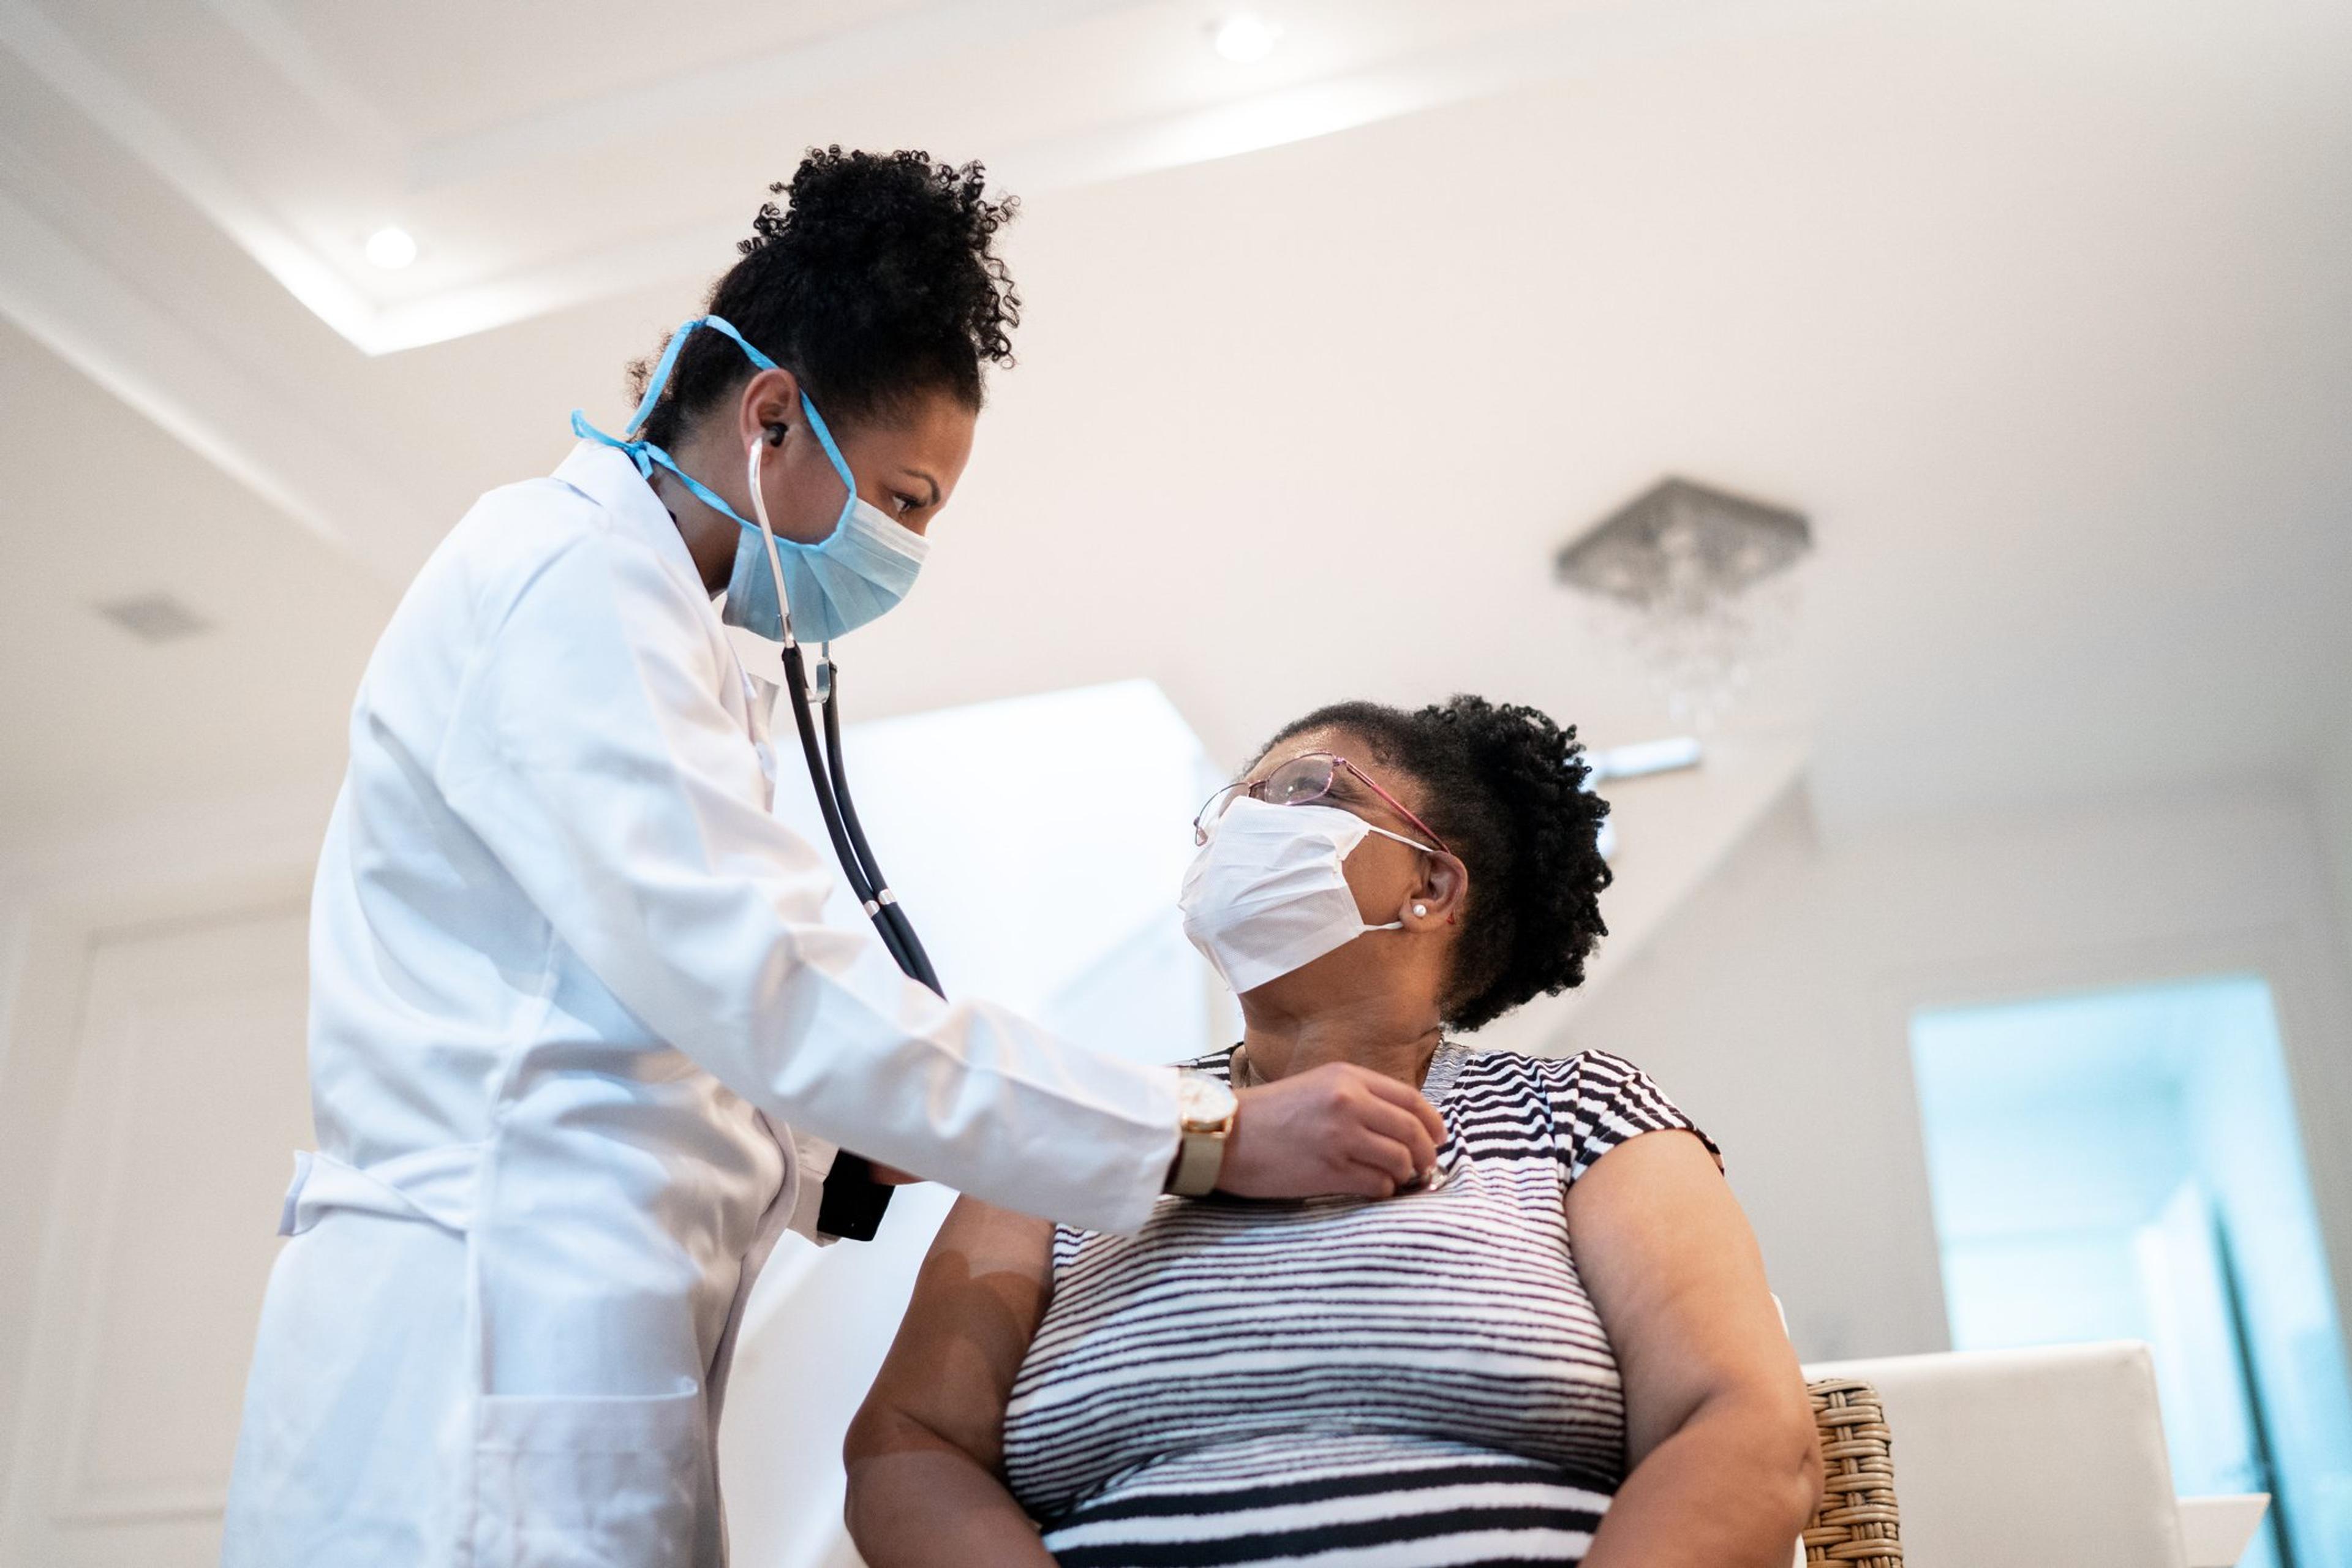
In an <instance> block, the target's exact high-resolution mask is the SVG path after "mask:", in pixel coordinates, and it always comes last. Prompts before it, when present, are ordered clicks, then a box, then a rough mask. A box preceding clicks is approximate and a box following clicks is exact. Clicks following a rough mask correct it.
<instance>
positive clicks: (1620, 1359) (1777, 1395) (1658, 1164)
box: [1568, 1131, 1822, 1568]
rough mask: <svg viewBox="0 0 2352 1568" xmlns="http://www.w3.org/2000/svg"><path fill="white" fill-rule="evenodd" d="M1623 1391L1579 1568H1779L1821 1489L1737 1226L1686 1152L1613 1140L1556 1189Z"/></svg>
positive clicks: (1783, 1353)
mask: <svg viewBox="0 0 2352 1568" xmlns="http://www.w3.org/2000/svg"><path fill="white" fill-rule="evenodd" d="M1568 1228H1569V1244H1570V1247H1571V1248H1572V1249H1573V1251H1574V1253H1575V1256H1576V1266H1577V1270H1578V1273H1579V1274H1580V1277H1581V1278H1582V1279H1583V1280H1584V1283H1585V1288H1586V1289H1588V1290H1590V1291H1591V1294H1592V1301H1593V1305H1594V1306H1595V1307H1596V1308H1597V1309H1598V1310H1600V1313H1601V1324H1602V1326H1603V1327H1605V1328H1606V1329H1607V1330H1608V1332H1609V1342H1610V1344H1611V1346H1612V1348H1613V1349H1614V1350H1615V1351H1616V1352H1617V1363H1618V1368H1619V1371H1620V1373H1622V1376H1623V1378H1624V1383H1625V1458H1626V1460H1627V1462H1628V1465H1629V1467H1630V1468H1629V1471H1628V1474H1627V1475H1626V1478H1625V1483H1624V1485H1623V1486H1622V1487H1620V1488H1619V1489H1618V1490H1617V1495H1616V1496H1615V1498H1613V1499H1612V1500H1611V1502H1610V1505H1609V1511H1608V1513H1607V1514H1606V1515H1605V1516H1604V1517H1603V1518H1602V1520H1601V1529H1600V1531H1598V1532H1597V1533H1596V1534H1595V1535H1594V1536H1593V1540H1592V1550H1591V1552H1588V1553H1587V1554H1586V1556H1585V1559H1584V1563H1585V1568H1633V1565H1635V1564H1639V1565H1640V1568H1786V1564H1787V1563H1788V1561H1789V1552H1790V1546H1791V1544H1792V1543H1793V1542H1795V1541H1796V1539H1797V1536H1798V1533H1799V1532H1800V1531H1802V1530H1803V1529H1804V1527H1805V1522H1806V1521H1807V1520H1808V1519H1810V1518H1811V1514H1812V1510H1813V1505H1814V1503H1815V1502H1817V1501H1818V1500H1820V1497H1821V1489H1822V1464H1821V1455H1820V1452H1819V1449H1818V1448H1817V1447H1816V1441H1815V1436H1814V1431H1813V1420H1812V1411H1811V1405H1809V1404H1808V1402H1807V1400H1806V1397H1805V1385H1804V1379H1803V1374H1802V1373H1800V1372H1799V1371H1798V1369H1797V1357H1796V1352H1794V1351H1793V1350H1792V1349H1790V1344H1789V1337H1788V1335H1787V1334H1786V1333H1785V1332H1784V1331H1782V1330H1781V1327H1780V1313H1779V1310H1777V1309H1776V1308H1775V1307H1774V1306H1773V1304H1772V1296H1771V1292H1770V1291H1769V1289H1767V1288H1766V1286H1765V1282H1764V1262H1763V1258H1762V1256H1761V1255H1760V1254H1759V1252H1758V1250H1757V1247H1756V1238H1755V1237H1754V1235H1753V1234H1752V1233H1751V1232H1750V1231H1749V1229H1748V1218H1747V1216H1746V1215H1743V1214H1742V1213H1740V1210H1739V1205H1738V1201H1737V1200H1736V1199H1734V1198H1733V1196H1732V1195H1731V1188H1730V1186H1729V1184H1727V1183H1726V1182H1725V1181H1724V1179H1723V1175H1722V1173H1721V1172H1719V1171H1718V1170H1717V1167H1716V1163H1715V1160H1714V1158H1713V1156H1711V1155H1710V1154H1709V1153H1708V1152H1707V1151H1706V1148H1705V1146H1704V1145H1702V1144H1701V1143H1700V1142H1699V1141H1698V1139H1696V1137H1693V1136H1692V1135H1691V1134H1690V1133H1688V1132H1684V1131H1658V1132H1648V1133H1644V1134H1643V1135H1642V1136H1640V1137H1637V1138H1630V1139H1627V1140H1626V1141H1625V1142H1622V1143H1621V1144H1619V1145H1618V1146H1617V1147H1615V1148H1614V1149H1612V1150H1611V1151H1610V1152H1608V1153H1607V1154H1605V1155H1603V1156H1602V1157H1601V1159H1599V1160H1598V1161H1596V1162H1595V1163H1593V1165H1592V1167H1591V1169H1590V1170H1588V1171H1587V1172H1585V1173H1584V1174H1583V1175H1582V1176H1580V1177H1579V1178H1578V1179H1577V1180H1576V1181H1575V1182H1574V1183H1573V1184H1571V1185H1570V1187H1569V1190H1568Z"/></svg>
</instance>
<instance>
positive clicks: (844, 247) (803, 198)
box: [630, 147, 1021, 447]
mask: <svg viewBox="0 0 2352 1568" xmlns="http://www.w3.org/2000/svg"><path fill="white" fill-rule="evenodd" d="M769 192H770V195H774V196H776V197H779V198H781V200H779V201H772V202H769V203H767V204H766V205H763V206H761V209H760V211H759V214H758V216H756V217H754V218H753V220H752V224H751V227H752V234H751V238H749V239H747V240H744V241H743V242H742V244H741V245H740V247H738V248H739V249H740V250H741V252H742V258H741V259H740V260H739V261H737V262H736V263H735V265H734V266H733V267H731V268H729V269H728V271H727V273H726V275H725V276H724V277H722V278H720V279H719V282H718V284H717V286H716V287H714V288H713V289H712V290H711V292H710V298H709V302H708V304H707V306H706V309H707V310H708V311H709V313H710V314H712V315H715V316H721V317H724V318H725V319H726V320H727V321H730V322H732V323H733V324H734V326H735V327H736V328H737V330H739V331H741V332H742V334H743V335H744V336H745V337H746V338H748V339H749V340H750V341H751V342H753V343H755V344H757V345H758V346H759V348H760V349H761V352H763V353H766V354H767V355H768V356H769V357H770V358H772V359H773V360H774V361H775V362H776V363H779V364H781V365H782V366H783V367H784V368H785V369H787V370H790V371H791V372H792V373H793V374H794V375H796V376H798V377H799V378H800V379H801V382H802V384H803V385H804V386H805V387H806V388H807V391H808V395H809V396H810V397H811V398H813V399H814V400H815V402H816V405H817V406H818V408H819V409H820V410H821V411H822V412H823V413H824V416H825V418H826V420H827V421H828V422H829V423H832V424H834V425H835V426H844V425H846V426H856V424H858V423H859V422H860V421H863V420H866V419H869V418H872V417H874V416H877V415H878V416H887V415H889V414H891V413H893V412H895V411H896V410H897V409H898V406H900V405H903V404H904V403H905V401H906V400H908V399H909V398H912V397H914V396H916V395H920V394H923V393H930V392H946V393H949V394H950V395H953V396H954V397H955V398H956V399H957V400H958V401H959V402H961V403H962V404H963V405H965V406H967V407H970V408H978V407H979V406H980V405H981V401H982V392H983V389H982V370H983V368H984V367H985V366H986V365H989V364H1001V365H1009V364H1011V363H1013V339H1012V331H1013V328H1014V327H1015V326H1017V325H1019V324H1020V321H1021V298H1020V295H1019V294H1018V293H1016V292H1015V291H1014V289H1013V279H1012V276H1011V274H1010V273H1008V272H1007V271H1006V269H1005V266H1004V262H1003V259H1002V258H999V257H998V256H997V255H996V253H995V248H994V246H995V236H996V232H997V230H999V229H1001V228H1003V226H1005V225H1006V224H1007V223H1010V222H1011V221H1012V220H1013V216H1014V215H1015V213H1016V212H1017V211H1018V206H1019V205H1018V203H1017V201H1016V200H1015V199H1014V198H1013V197H1011V196H1006V197H1004V198H1003V199H1002V200H999V201H990V200H989V199H988V197H987V195H986V171H985V170H983V169H982V167H981V165H980V164H978V163H966V164H963V165H961V166H960V167H959V166H955V165H951V164H947V163H934V162H932V160H931V157H930V154H929V153H904V152H902V153H857V152H852V153H845V152H843V151H842V150H841V149H840V148H839V147H826V148H822V149H816V150H813V151H812V152H811V153H809V155H808V156H807V157H806V158H805V159H803V161H802V163H801V166H800V168H799V170H798V171H797V172H796V173H795V174H793V177H792V179H791V180H789V181H787V182H785V183H783V184H777V185H772V186H771V187H769ZM654 357H658V356H654ZM650 369H651V359H650V358H649V359H647V360H641V361H639V362H638V363H635V365H632V366H631V367H630V370H631V374H632V378H633V380H634V382H635V386H636V388H637V390H638V391H639V392H640V393H642V391H643V388H644V385H645V382H646V375H647V374H648V372H649V370H650ZM749 374H751V371H750V369H749V367H748V366H747V365H746V364H745V363H744V360H743V355H742V352H741V351H740V350H739V349H737V348H736V347H735V345H734V344H732V343H730V342H727V341H726V340H725V339H724V338H722V337H720V336H719V334H718V333H716V332H698V333H696V334H694V335H693V336H692V337H690V338H688V340H687V342H686V345H685V347H684V348H683V349H682V350H681V351H680V352H679V354H678V360H677V367H676V368H675V369H674V370H673V371H672V373H671V374H670V379H669V384H668V385H667V388H666V389H665V390H664V392H663V395H662V399H661V401H660V402H659V403H658V404H656V405H655V407H654V411H653V413H652V415H651V416H649V417H648V418H647V420H646V430H645V433H646V435H647V436H648V437H651V438H652V439H653V440H654V441H655V442H656V443H657V444H659V445H661V446H664V447H669V446H674V445H675V444H676V443H677V439H678V437H679V435H680V433H681V432H682V431H683V430H684V429H685V427H686V426H688V425H689V424H691V423H692V422H693V421H694V420H695V419H696V418H698V416H701V415H702V414H703V413H705V412H706V411H707V410H709V408H711V407H712V406H713V405H717V404H719V402H721V401H722V400H723V399H724V398H726V397H727V396H728V395H730V393H732V392H733V391H734V389H735V388H736V387H738V386H740V384H742V382H743V380H744V378H745V377H746V376H747V375H749Z"/></svg>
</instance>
